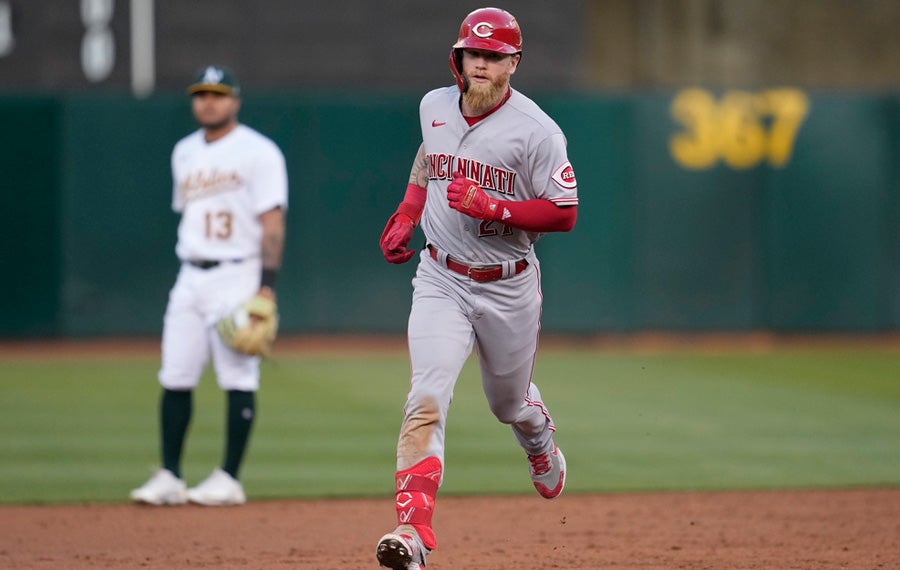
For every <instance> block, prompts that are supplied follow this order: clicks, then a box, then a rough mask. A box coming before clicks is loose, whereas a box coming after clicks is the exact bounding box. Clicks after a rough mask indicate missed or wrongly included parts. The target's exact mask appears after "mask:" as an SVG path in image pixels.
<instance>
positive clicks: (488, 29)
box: [472, 22, 494, 38]
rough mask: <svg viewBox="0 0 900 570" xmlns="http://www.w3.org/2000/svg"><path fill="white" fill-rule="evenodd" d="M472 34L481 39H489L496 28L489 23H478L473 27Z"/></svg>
mask: <svg viewBox="0 0 900 570" xmlns="http://www.w3.org/2000/svg"><path fill="white" fill-rule="evenodd" d="M472 33H473V34H475V35H476V36H478V37H479V38H489V37H491V34H493V33H494V26H492V25H491V24H490V23H489V22H478V23H477V24H475V25H474V26H472Z"/></svg>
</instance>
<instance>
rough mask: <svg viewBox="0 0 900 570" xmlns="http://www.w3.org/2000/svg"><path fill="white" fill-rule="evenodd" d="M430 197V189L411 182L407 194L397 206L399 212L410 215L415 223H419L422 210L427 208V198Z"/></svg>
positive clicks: (407, 187)
mask: <svg viewBox="0 0 900 570" xmlns="http://www.w3.org/2000/svg"><path fill="white" fill-rule="evenodd" d="M427 197H428V191H427V190H426V189H425V188H422V187H421V186H419V185H418V184H413V183H409V184H408V185H407V186H406V194H405V195H404V196H403V201H402V202H400V205H399V206H397V212H399V213H401V214H406V215H407V216H409V217H410V218H411V219H412V221H413V224H414V225H417V226H418V225H419V220H420V219H421V218H422V210H424V209H425V199H426V198H427Z"/></svg>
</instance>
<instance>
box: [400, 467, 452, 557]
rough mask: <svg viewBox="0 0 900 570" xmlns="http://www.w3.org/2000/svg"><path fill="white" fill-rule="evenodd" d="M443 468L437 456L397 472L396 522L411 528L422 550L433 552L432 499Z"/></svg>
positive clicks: (434, 541)
mask: <svg viewBox="0 0 900 570" xmlns="http://www.w3.org/2000/svg"><path fill="white" fill-rule="evenodd" d="M442 472H443V466H442V465H441V460H440V459H438V458H437V457H426V458H425V459H423V460H422V461H419V462H418V463H416V464H415V465H413V466H412V467H410V468H409V469H404V470H402V471H397V476H396V479H395V481H396V483H397V504H396V507H397V523H398V524H401V525H404V524H408V525H412V527H413V528H414V529H416V532H417V533H419V538H421V539H422V543H423V544H424V545H425V548H428V549H429V550H434V549H435V548H437V541H436V540H435V537H434V530H432V528H431V516H432V515H433V514H434V499H435V495H437V490H438V483H439V482H440V480H441V473H442Z"/></svg>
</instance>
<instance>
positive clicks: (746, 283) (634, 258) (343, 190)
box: [0, 90, 900, 337]
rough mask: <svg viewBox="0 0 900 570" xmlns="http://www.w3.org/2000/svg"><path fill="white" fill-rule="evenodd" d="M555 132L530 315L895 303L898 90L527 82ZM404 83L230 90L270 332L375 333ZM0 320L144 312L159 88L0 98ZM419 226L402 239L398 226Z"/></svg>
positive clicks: (729, 324)
mask: <svg viewBox="0 0 900 570" xmlns="http://www.w3.org/2000/svg"><path fill="white" fill-rule="evenodd" d="M535 99H537V100H538V101H539V102H540V103H541V104H542V105H543V106H544V108H545V109H546V110H547V111H548V112H549V113H550V114H551V115H552V116H553V117H554V118H555V119H556V120H557V122H558V123H559V124H560V125H561V126H562V128H563V130H564V131H565V132H566V134H567V136H568V139H569V151H570V158H571V159H572V162H573V164H574V165H575V170H576V173H577V176H578V182H579V195H580V199H581V205H580V206H579V221H578V224H577V226H576V228H575V230H574V231H573V232H571V233H569V234H559V235H548V236H546V237H545V238H543V239H542V240H541V241H540V242H539V244H538V250H539V253H540V255H541V259H542V268H543V275H544V318H543V323H544V330H545V331H549V332H587V333H593V332H610V331H635V330H647V329H652V330H757V329H769V330H779V331H883V330H891V329H895V328H897V326H898V324H900V230H898V227H900V204H898V200H897V194H898V190H900V169H898V164H900V97H897V96H890V95H874V94H873V95H869V94H847V93H844V94H833V93H821V94H816V93H812V94H810V93H800V92H797V91H790V90H788V91H785V90H778V91H759V92H753V93H751V92H729V93H708V92H705V91H702V90H685V91H683V92H680V93H662V94H622V95H615V96H613V95H595V94H590V95H588V94H568V95H564V96H561V95H554V96H540V95H538V96H535ZM417 107H418V95H405V94H404V95H398V94H391V95H388V94H366V95H365V96H363V95H359V96H340V95H339V96H333V95H324V94H278V95H266V96H256V97H251V96H248V97H247V98H246V99H245V101H244V106H243V111H242V115H241V117H242V120H243V121H244V122H246V123H247V124H249V125H251V126H253V127H256V128H258V129H259V130H261V131H262V132H264V133H266V134H268V135H269V136H271V137H272V138H273V139H274V140H275V141H276V142H277V143H278V144H279V145H280V146H281V148H282V150H283V151H284V153H285V155H286V157H287V161H288V170H289V177H290V186H291V196H290V200H291V204H290V209H289V214H288V237H287V243H286V250H285V264H284V270H283V276H282V277H281V278H280V280H279V293H280V301H281V311H282V328H283V330H285V331H290V332H349V331H353V332H399V331H402V330H404V327H405V322H406V315H407V312H408V307H409V301H410V294H411V286H410V279H411V277H412V274H413V271H414V264H413V263H410V264H408V265H405V266H400V267H397V266H391V265H388V264H386V263H385V262H384V261H383V260H382V258H381V255H380V251H379V249H378V245H377V239H378V236H379V235H380V232H381V229H382V226H383V224H384V221H385V219H386V218H387V216H388V215H389V214H390V213H391V212H392V211H393V208H394V206H395V205H396V203H397V201H398V200H399V199H400V197H401V195H402V192H403V188H404V186H405V183H406V177H407V173H408V172H409V167H410V164H411V160H412V156H413V154H414V152H415V150H416V148H417V146H418V143H419V138H420V135H419V133H418V121H417V116H416V114H417ZM0 122H2V125H3V128H2V131H0V165H2V167H3V173H4V176H3V179H4V182H3V185H4V189H3V208H2V213H0V223H2V225H3V227H4V232H5V236H6V237H5V239H4V240H3V245H2V246H0V247H2V252H3V260H4V266H5V274H6V278H5V279H4V280H3V284H2V285H0V299H2V301H0V311H2V321H0V333H2V334H3V335H4V336H7V337H16V336H35V335H44V336H45V335H60V336H84V335H115V334H157V333H158V332H159V331H160V329H161V324H162V314H163V310H164V308H165V303H166V296H167V293H168V290H169V288H170V287H171V285H172V283H173V281H174V278H175V273H176V271H177V260H176V259H175V256H174V245H175V229H176V225H177V217H176V215H175V214H174V213H172V212H171V210H170V208H169V203H170V199H171V175H170V171H169V156H170V152H171V148H172V145H173V144H174V143H175V142H176V141H177V140H178V139H179V138H180V137H181V136H184V135H185V134H186V133H188V132H189V131H190V130H191V129H193V128H194V127H193V123H192V121H191V117H190V112H189V106H188V102H187V101H186V100H184V98H182V97H166V96H161V97H156V98H151V99H148V100H133V99H130V98H127V97H116V96H105V97H98V96H93V95H92V96H87V95H84V96H80V95H61V96H54V97H51V96H41V97H24V96H16V97H13V96H7V97H3V98H0ZM415 239H416V240H417V241H419V240H420V239H421V238H420V236H417V237H416V238H415Z"/></svg>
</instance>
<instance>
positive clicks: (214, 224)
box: [203, 210, 234, 240]
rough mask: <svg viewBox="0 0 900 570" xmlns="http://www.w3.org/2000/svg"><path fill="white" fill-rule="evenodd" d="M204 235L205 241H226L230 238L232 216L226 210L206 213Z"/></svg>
mask: <svg viewBox="0 0 900 570" xmlns="http://www.w3.org/2000/svg"><path fill="white" fill-rule="evenodd" d="M204 220H205V223H206V227H205V231H204V234H203V235H205V236H206V239H220V240H226V239H228V238H230V237H231V232H232V228H233V225H232V221H233V220H234V216H233V215H232V214H231V212H229V211H228V210H222V211H219V212H206V215H205V216H204Z"/></svg>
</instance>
